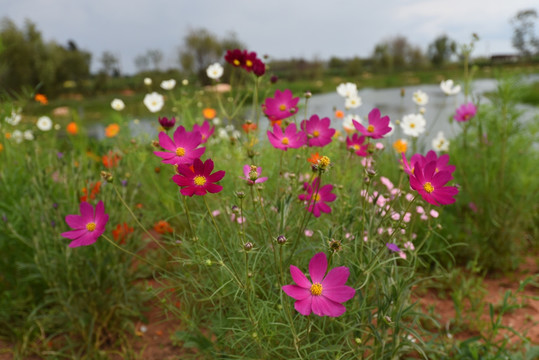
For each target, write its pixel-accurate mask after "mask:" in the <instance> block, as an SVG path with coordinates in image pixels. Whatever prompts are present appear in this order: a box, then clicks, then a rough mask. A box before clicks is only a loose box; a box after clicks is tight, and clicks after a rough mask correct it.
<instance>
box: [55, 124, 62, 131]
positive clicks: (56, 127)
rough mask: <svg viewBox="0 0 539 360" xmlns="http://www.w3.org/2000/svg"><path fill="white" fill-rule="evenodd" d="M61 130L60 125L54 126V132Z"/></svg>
mask: <svg viewBox="0 0 539 360" xmlns="http://www.w3.org/2000/svg"><path fill="white" fill-rule="evenodd" d="M61 128H62V127H61V126H60V124H54V130H60V129H61Z"/></svg>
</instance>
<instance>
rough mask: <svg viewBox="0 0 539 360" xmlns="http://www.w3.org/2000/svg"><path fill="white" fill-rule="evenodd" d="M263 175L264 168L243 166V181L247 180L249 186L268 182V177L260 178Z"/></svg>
mask: <svg viewBox="0 0 539 360" xmlns="http://www.w3.org/2000/svg"><path fill="white" fill-rule="evenodd" d="M261 174H262V168H261V167H260V166H258V167H257V166H256V165H243V175H244V177H242V178H241V179H243V180H246V181H247V184H249V185H254V184H260V183H263V182H266V181H267V180H268V178H267V177H260V175H261Z"/></svg>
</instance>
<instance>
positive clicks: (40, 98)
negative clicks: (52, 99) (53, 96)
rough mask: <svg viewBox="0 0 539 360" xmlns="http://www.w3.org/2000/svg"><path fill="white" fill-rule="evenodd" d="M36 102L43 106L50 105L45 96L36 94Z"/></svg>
mask: <svg viewBox="0 0 539 360" xmlns="http://www.w3.org/2000/svg"><path fill="white" fill-rule="evenodd" d="M34 100H35V101H37V102H39V103H41V104H42V105H47V104H48V103H49V100H47V97H46V96H45V95H43V94H36V96H34Z"/></svg>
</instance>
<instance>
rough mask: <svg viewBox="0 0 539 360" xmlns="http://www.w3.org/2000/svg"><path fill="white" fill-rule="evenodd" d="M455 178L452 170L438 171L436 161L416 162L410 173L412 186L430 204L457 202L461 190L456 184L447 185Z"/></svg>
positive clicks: (438, 204)
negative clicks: (456, 197) (424, 163)
mask: <svg viewBox="0 0 539 360" xmlns="http://www.w3.org/2000/svg"><path fill="white" fill-rule="evenodd" d="M452 179H453V176H452V175H451V172H450V171H436V161H431V162H429V163H427V164H426V165H423V164H421V163H420V162H416V163H415V165H414V169H413V174H411V175H410V186H411V187H412V189H414V190H416V191H417V192H418V193H419V195H421V197H422V198H423V199H424V200H425V201H426V202H428V203H429V204H432V205H435V206H440V205H448V204H452V203H454V202H455V198H454V196H455V195H457V194H458V192H459V190H458V189H457V187H455V186H445V185H446V184H447V183H448V182H449V181H450V180H452Z"/></svg>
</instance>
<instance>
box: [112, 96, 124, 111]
mask: <svg viewBox="0 0 539 360" xmlns="http://www.w3.org/2000/svg"><path fill="white" fill-rule="evenodd" d="M110 106H111V107H112V108H113V109H114V110H116V111H122V110H123V109H125V104H124V102H123V101H122V100H121V99H114V100H112V102H111V103H110Z"/></svg>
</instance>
